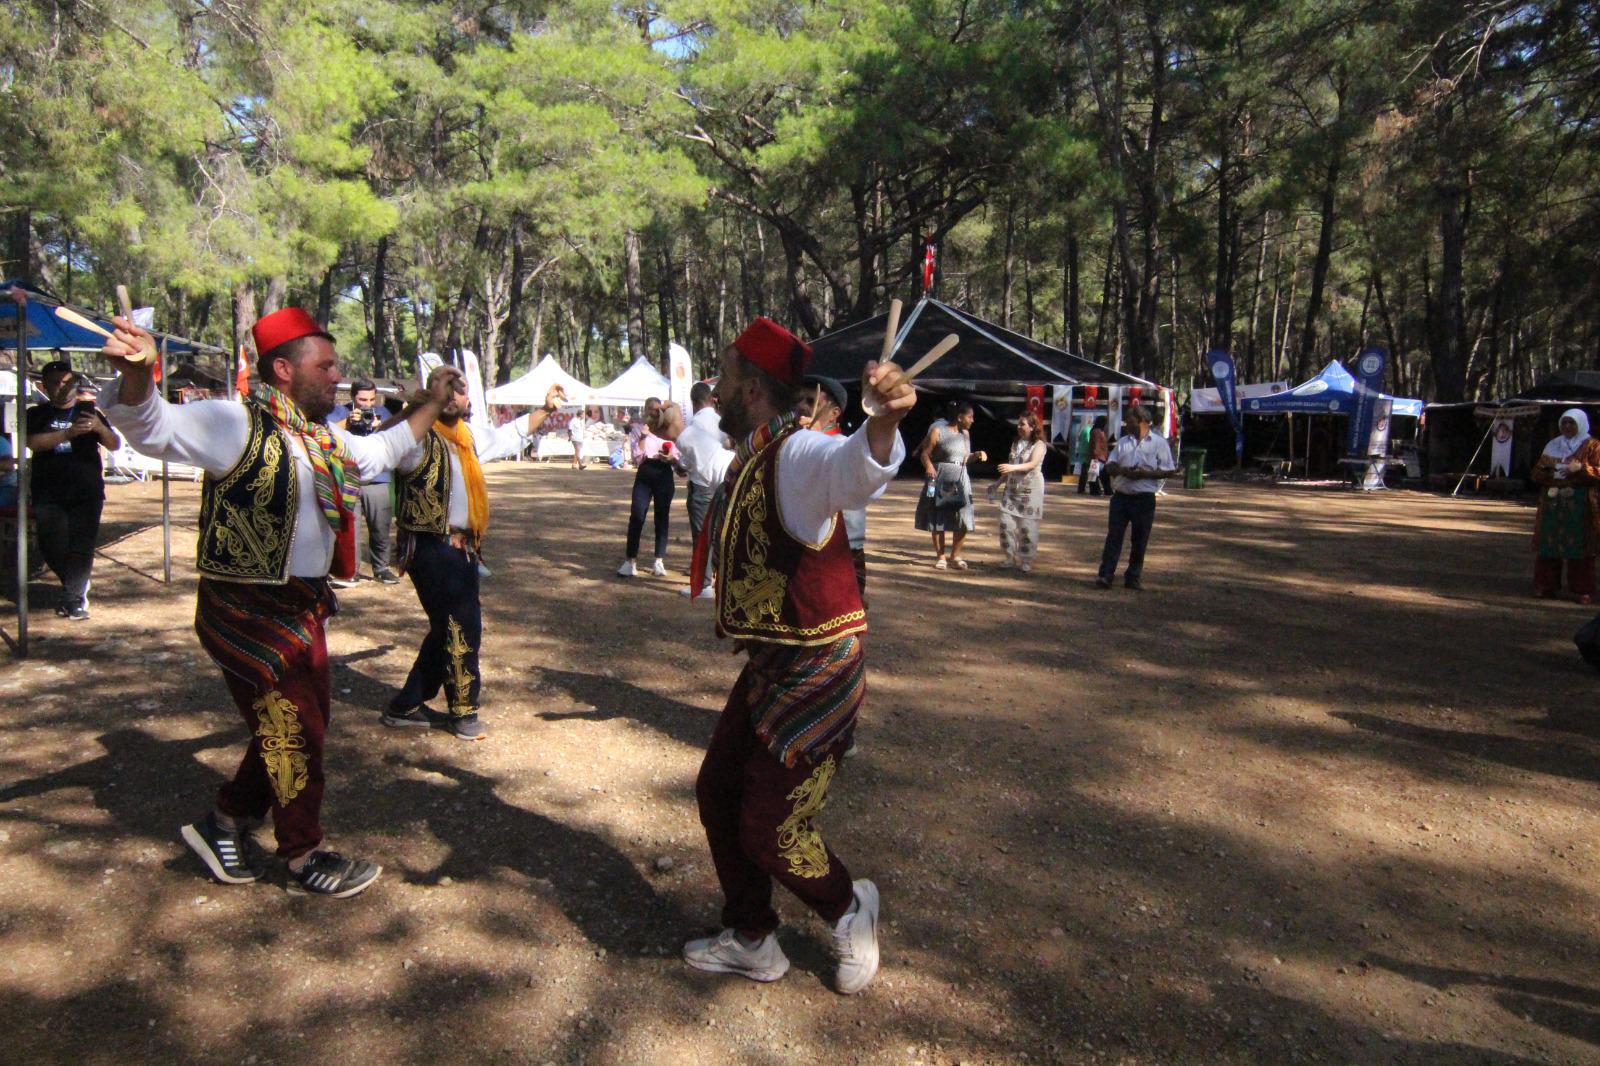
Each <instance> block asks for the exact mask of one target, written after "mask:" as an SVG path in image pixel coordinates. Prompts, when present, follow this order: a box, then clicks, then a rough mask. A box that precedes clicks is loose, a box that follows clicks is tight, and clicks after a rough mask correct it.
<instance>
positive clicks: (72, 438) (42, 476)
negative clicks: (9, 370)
mask: <svg viewBox="0 0 1600 1066" xmlns="http://www.w3.org/2000/svg"><path fill="white" fill-rule="evenodd" d="M41 378H42V380H41V386H42V388H43V389H44V393H45V395H46V396H48V397H49V398H50V400H49V402H48V403H42V404H36V405H35V406H33V407H31V408H29V409H28V421H27V431H28V449H29V450H30V451H31V452H32V453H33V464H32V471H33V474H32V480H31V481H29V483H28V484H29V492H30V493H31V499H32V502H33V513H34V520H35V522H36V523H37V525H38V529H39V550H40V553H41V554H43V556H44V561H45V563H46V564H47V565H48V566H49V567H50V569H51V570H53V571H55V575H56V577H58V578H59V579H60V580H61V597H60V600H59V601H58V602H57V604H56V614H58V615H60V616H61V617H63V618H71V619H73V620H74V621H81V620H83V619H85V618H88V617H89V576H90V573H91V571H92V570H93V567H94V546H95V541H96V540H97V539H98V538H99V535H100V512H101V510H102V509H103V508H104V506H105V498H106V487H105V477H104V474H103V472H102V469H101V462H100V449H101V447H102V446H104V447H106V448H111V449H115V448H117V447H118V446H119V443H120V442H119V441H118V439H117V435H116V433H115V432H114V431H113V430H112V429H111V424H110V423H109V422H107V421H106V417H105V415H103V414H101V413H100V410H99V408H97V407H96V406H95V404H94V401H93V400H87V401H84V400H80V399H79V398H78V384H79V379H78V375H77V374H76V373H75V372H74V371H73V369H72V364H71V363H68V362H67V361H66V360H56V361H55V362H51V363H46V364H45V366H44V369H43V371H42V372H41Z"/></svg>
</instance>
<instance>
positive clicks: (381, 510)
mask: <svg viewBox="0 0 1600 1066" xmlns="http://www.w3.org/2000/svg"><path fill="white" fill-rule="evenodd" d="M388 417H389V412H388V411H386V410H385V409H384V408H382V407H380V406H379V405H378V387H377V386H376V385H374V384H373V383H372V382H370V381H368V380H366V379H365V378H363V379H362V380H360V381H357V382H356V383H355V384H354V385H351V386H350V410H349V413H348V414H347V415H346V416H345V419H344V431H345V432H346V433H348V434H350V435H351V436H352V437H369V436H371V435H372V434H373V433H375V432H377V430H378V429H379V428H380V427H381V426H382V425H383V423H384V421H385V420H386V419H387V418H388ZM361 518H362V520H363V521H364V522H366V524H367V539H366V546H365V547H364V548H363V549H362V554H363V555H365V556H366V560H367V564H368V565H369V566H371V567H372V576H373V578H375V579H376V580H378V581H381V582H383V583H384V584H385V585H397V584H399V583H400V575H399V574H397V573H395V572H394V570H393V569H391V568H390V566H389V551H390V540H389V527H390V525H391V524H393V522H394V490H393V487H392V485H391V484H390V481H389V471H387V470H384V471H383V472H382V473H379V474H375V475H373V476H372V477H370V478H366V479H364V480H363V481H362V482H361Z"/></svg>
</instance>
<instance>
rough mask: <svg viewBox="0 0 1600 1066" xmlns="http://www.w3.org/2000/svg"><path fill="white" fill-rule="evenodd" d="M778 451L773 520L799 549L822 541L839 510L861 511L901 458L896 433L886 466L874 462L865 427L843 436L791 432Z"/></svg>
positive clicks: (903, 453)
mask: <svg viewBox="0 0 1600 1066" xmlns="http://www.w3.org/2000/svg"><path fill="white" fill-rule="evenodd" d="M781 447H782V450H781V451H779V452H778V473H777V482H778V518H779V520H780V521H781V522H783V528H784V530H785V531H786V532H787V533H788V534H789V535H790V536H791V537H793V538H795V539H796V540H798V541H801V542H802V543H805V544H820V543H822V542H823V541H824V540H826V539H827V537H828V536H829V535H830V533H831V529H830V528H829V527H830V525H831V524H832V522H833V517H834V515H836V514H838V513H839V512H840V511H850V510H856V509H859V508H863V507H865V506H866V505H867V504H868V503H870V502H872V501H873V500H875V499H877V498H878V497H879V496H881V495H883V490H884V487H885V486H887V485H888V484H889V482H891V481H893V480H894V476H895V474H896V473H898V472H899V470H900V464H901V463H902V462H904V461H905V458H906V445H905V441H903V440H902V439H901V438H900V435H899V434H898V433H896V434H895V438H894V448H893V449H892V450H891V452H890V454H889V461H888V462H887V463H882V464H880V463H879V462H878V461H877V460H876V459H874V458H873V457H872V447H871V445H870V444H868V442H867V427H866V424H865V423H862V425H861V428H859V429H857V430H856V431H855V432H854V433H852V434H850V436H848V437H835V436H829V435H828V434H826V433H812V432H810V431H809V430H802V431H801V432H799V433H791V434H789V437H788V439H786V440H785V441H784V442H783V444H782V446H781Z"/></svg>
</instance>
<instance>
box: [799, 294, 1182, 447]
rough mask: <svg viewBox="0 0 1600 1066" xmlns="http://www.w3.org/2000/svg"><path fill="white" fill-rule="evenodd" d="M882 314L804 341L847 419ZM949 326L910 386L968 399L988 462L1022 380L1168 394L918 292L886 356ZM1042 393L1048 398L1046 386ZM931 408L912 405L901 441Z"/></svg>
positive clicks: (873, 351) (898, 358) (923, 346)
mask: <svg viewBox="0 0 1600 1066" xmlns="http://www.w3.org/2000/svg"><path fill="white" fill-rule="evenodd" d="M888 319H889V315H888V312H884V313H883V314H880V315H874V316H873V317H872V318H869V319H866V320H865V321H862V322H857V323H855V324H854V325H851V326H846V327H845V328H843V329H840V330H836V331H834V332H832V333H827V334H824V335H823V336H821V337H818V338H817V339H816V340H815V341H812V342H811V350H812V358H811V372H812V373H814V374H821V375H824V376H826V377H831V378H837V379H838V380H839V381H840V382H841V383H842V384H843V385H844V387H845V388H846V389H847V390H848V391H849V392H850V395H851V401H852V402H851V404H850V411H849V412H847V418H846V422H847V423H851V424H853V423H854V421H859V419H860V406H859V404H858V403H857V402H855V401H856V400H857V399H858V398H859V397H860V395H861V375H862V372H863V371H864V370H865V368H866V365H867V363H868V362H870V361H872V360H874V359H878V358H880V357H881V355H882V352H883V333H884V329H885V327H886V326H887V325H888ZM949 333H954V334H955V335H956V336H958V337H960V338H961V343H960V344H958V345H956V347H955V348H954V349H953V350H951V351H950V352H949V353H947V354H946V355H945V356H944V357H943V358H942V359H940V360H939V361H938V362H937V363H935V364H934V365H933V366H932V367H930V368H929V369H928V371H927V372H926V373H924V374H922V375H920V376H919V377H918V378H917V382H916V384H917V389H918V390H919V391H920V392H923V393H926V394H928V395H929V396H932V397H937V398H939V399H940V400H943V399H948V398H953V397H958V396H959V397H965V398H968V399H971V400H972V402H973V406H974V408H975V409H976V411H977V413H978V415H979V418H978V420H977V423H976V424H975V425H974V426H973V447H974V448H977V449H982V450H984V451H987V452H988V453H989V460H990V463H991V464H992V463H994V462H1000V461H1003V459H1004V454H1005V450H1006V449H1007V448H1009V446H1010V441H1011V439H1012V436H1013V431H1012V429H1011V427H1010V425H1009V424H1008V423H1009V422H1010V421H1011V420H1012V419H1014V418H1015V417H1016V416H1017V415H1018V414H1020V413H1021V410H1020V409H1021V408H1022V407H1023V406H1024V405H1025V404H1026V403H1027V397H1028V387H1029V386H1045V387H1047V389H1049V390H1051V391H1053V390H1054V388H1055V387H1057V386H1063V385H1064V386H1067V387H1069V388H1072V389H1076V388H1078V387H1079V386H1093V387H1096V388H1098V387H1100V386H1134V387H1139V388H1142V389H1147V390H1149V392H1148V394H1147V400H1146V402H1149V403H1151V404H1152V405H1156V404H1158V402H1159V401H1160V399H1161V397H1163V396H1166V395H1167V394H1166V393H1165V392H1164V391H1163V390H1161V389H1160V388H1159V387H1158V386H1157V385H1156V384H1155V383H1154V382H1150V381H1146V380H1144V379H1143V378H1137V377H1134V376H1133V375H1131V374H1125V373H1123V372H1122V371H1120V370H1114V369H1112V368H1111V367H1108V366H1104V365H1102V364H1100V363H1096V362H1095V361H1094V360H1092V359H1085V358H1084V357H1082V356H1080V355H1074V354H1072V353H1071V352H1068V351H1065V350H1063V349H1061V348H1056V347H1053V346H1051V345H1048V344H1045V343H1044V342H1042V341H1038V340H1034V339H1033V338H1032V337H1026V336H1024V335H1022V334H1020V333H1017V332H1015V331H1014V330H1009V329H1006V328H1005V327H1004V326H999V325H996V324H995V323H993V322H986V321H984V320H983V319H981V318H979V317H978V316H976V315H973V314H969V313H967V312H965V311H961V310H958V309H957V308H954V307H951V306H950V305H949V304H947V303H944V302H943V301H942V300H937V299H934V298H933V297H931V296H924V297H923V298H922V299H921V300H920V301H919V302H918V303H917V305H916V306H915V307H913V308H912V309H911V310H910V311H909V312H908V313H907V314H906V316H905V317H904V318H903V319H902V320H901V323H900V330H899V332H898V333H897V334H896V337H895V343H894V348H893V351H892V354H891V358H893V359H894V361H895V362H897V363H899V364H901V365H902V366H904V365H907V364H909V363H912V362H915V361H916V360H917V359H918V358H920V357H921V356H922V354H923V353H924V352H927V351H928V350H929V349H931V348H933V346H934V345H936V344H938V343H939V341H940V340H941V339H943V338H944V336H945V335H946V334H949ZM902 353H903V354H902ZM1045 399H1046V402H1047V403H1049V402H1050V401H1051V396H1050V395H1049V393H1048V392H1047V394H1046V397H1045ZM1077 406H1078V401H1077V399H1076V398H1075V399H1074V407H1077ZM937 407H938V404H937V403H935V404H923V403H919V404H918V405H917V409H916V410H915V411H913V412H912V413H911V415H910V416H909V417H908V418H907V420H906V427H905V436H906V440H907V443H908V444H913V445H914V443H915V442H917V441H920V439H921V435H922V434H925V433H926V432H927V428H928V426H929V425H930V424H931V423H932V422H933V419H934V417H935V415H936V414H937V413H938V412H937ZM1046 417H1047V419H1048V411H1047V412H1046ZM1157 422H1158V424H1160V423H1161V419H1159V418H1158V419H1157ZM1048 428H1049V427H1048V426H1047V427H1046V431H1047V432H1048ZM908 461H910V460H909V457H908ZM1053 465H1054V464H1053ZM1058 470H1059V468H1058Z"/></svg>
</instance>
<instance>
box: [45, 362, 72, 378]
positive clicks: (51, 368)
mask: <svg viewBox="0 0 1600 1066" xmlns="http://www.w3.org/2000/svg"><path fill="white" fill-rule="evenodd" d="M71 373H74V371H73V369H72V364H71V363H69V362H67V361H66V360H65V359H52V360H51V361H50V362H48V363H46V364H45V365H44V366H42V367H40V368H39V376H40V377H41V378H47V377H50V376H51V375H52V374H71Z"/></svg>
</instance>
